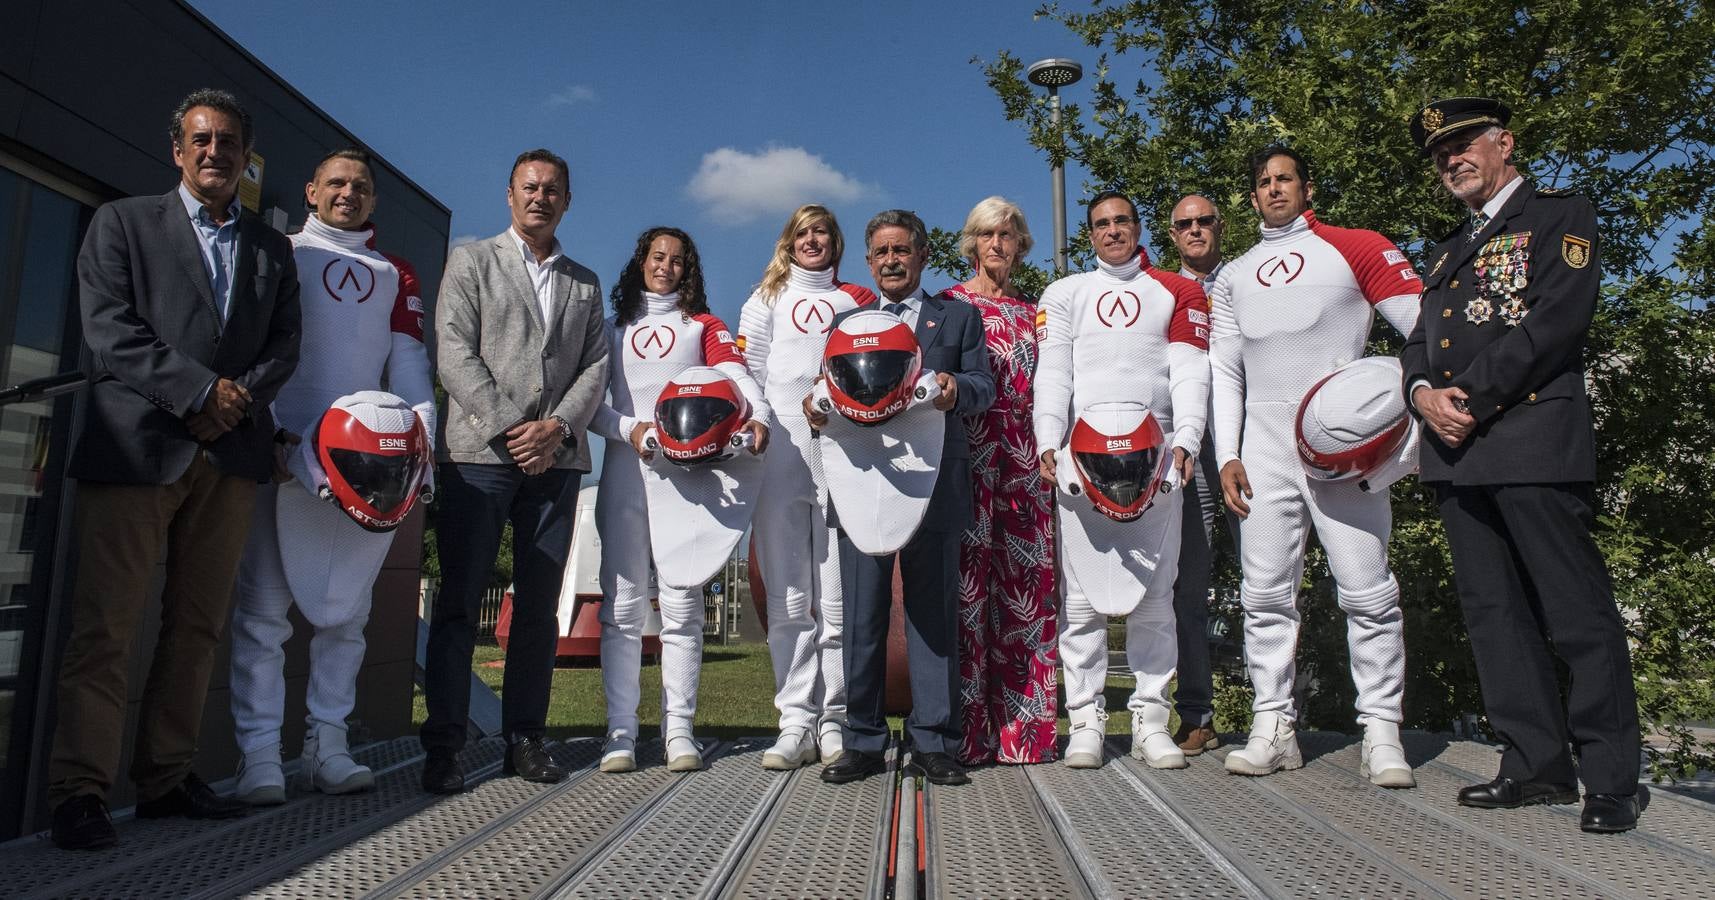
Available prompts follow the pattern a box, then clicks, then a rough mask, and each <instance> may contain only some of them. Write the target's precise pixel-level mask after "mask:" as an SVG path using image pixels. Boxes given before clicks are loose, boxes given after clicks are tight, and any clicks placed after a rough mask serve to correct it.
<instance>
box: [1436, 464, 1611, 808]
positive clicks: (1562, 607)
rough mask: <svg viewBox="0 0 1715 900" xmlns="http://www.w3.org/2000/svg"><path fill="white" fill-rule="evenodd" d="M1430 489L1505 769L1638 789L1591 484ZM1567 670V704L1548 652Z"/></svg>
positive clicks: (1606, 790) (1590, 787) (1593, 788)
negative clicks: (1594, 532) (1594, 534)
mask: <svg viewBox="0 0 1715 900" xmlns="http://www.w3.org/2000/svg"><path fill="white" fill-rule="evenodd" d="M1436 487H1437V498H1438V501H1439V503H1440V508H1441V518H1442V521H1444V522H1445V523H1446V525H1447V540H1448V543H1449V544H1450V545H1451V547H1452V551H1453V580H1454V583H1455V584H1456V585H1457V587H1458V590H1459V602H1460V605H1461V606H1462V607H1463V609H1464V612H1465V626H1466V628H1468V629H1469V630H1470V633H1471V650H1472V653H1473V654H1474V655H1475V656H1476V660H1477V677H1478V680H1479V681H1480V683H1481V685H1482V689H1483V706H1484V709H1485V711H1486V712H1487V713H1488V716H1489V723H1490V724H1491V725H1492V726H1493V727H1494V729H1495V731H1496V733H1498V734H1499V735H1500V737H1501V739H1502V740H1503V741H1505V742H1506V744H1507V750H1506V753H1505V754H1504V755H1503V756H1502V757H1501V769H1500V774H1501V775H1503V776H1506V777H1508V778H1513V779H1516V780H1519V781H1545V782H1555V783H1560V784H1570V783H1572V781H1573V777H1574V770H1573V762H1572V756H1571V754H1570V753H1569V752H1568V749H1567V738H1568V735H1569V734H1570V737H1571V741H1572V743H1573V744H1574V745H1575V746H1576V747H1577V752H1578V769H1577V775H1578V776H1579V777H1581V778H1582V780H1583V782H1584V787H1585V790H1587V791H1589V792H1591V793H1596V794H1631V793H1633V792H1634V791H1636V790H1637V783H1638V763H1639V760H1640V756H1639V752H1640V751H1639V737H1638V703H1637V696H1636V693H1635V691H1634V688H1633V685H1632V664H1631V656H1630V654H1629V652H1628V650H1627V647H1626V635H1625V630H1624V626H1623V624H1622V623H1621V621H1620V614H1619V610H1618V608H1617V607H1616V606H1615V605H1614V591H1613V586H1612V584H1611V583H1610V581H1609V579H1608V569H1607V566H1606V565H1605V564H1604V563H1603V560H1602V554H1601V552H1600V551H1599V550H1598V549H1597V548H1596V543H1595V541H1593V540H1592V539H1591V537H1590V526H1591V523H1592V522H1593V520H1594V518H1595V512H1594V508H1593V503H1592V490H1591V486H1590V485H1589V484H1516V485H1477V486H1452V485H1448V484H1439V485H1437V486H1436ZM1550 654H1552V655H1553V656H1557V657H1559V658H1560V660H1561V661H1562V662H1564V663H1565V664H1566V666H1567V668H1569V669H1570V670H1571V679H1570V682H1569V683H1568V684H1567V686H1566V694H1565V697H1566V699H1565V701H1564V703H1563V702H1562V700H1561V691H1560V687H1559V685H1558V684H1557V683H1556V679H1555V670H1554V660H1553V656H1551V655H1550Z"/></svg>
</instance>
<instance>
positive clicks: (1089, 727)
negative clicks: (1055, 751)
mask: <svg viewBox="0 0 1715 900" xmlns="http://www.w3.org/2000/svg"><path fill="white" fill-rule="evenodd" d="M1066 719H1067V721H1068V722H1070V723H1071V726H1072V727H1071V729H1070V733H1071V734H1070V737H1068V738H1067V740H1066V765H1068V766H1071V767H1072V768H1074V769H1099V768H1101V767H1102V741H1103V739H1105V738H1106V737H1107V728H1106V726H1105V723H1106V722H1107V721H1108V711H1107V710H1105V709H1103V708H1102V701H1101V700H1100V699H1097V700H1096V702H1094V703H1088V704H1085V705H1083V706H1080V707H1078V708H1077V709H1069V710H1066Z"/></svg>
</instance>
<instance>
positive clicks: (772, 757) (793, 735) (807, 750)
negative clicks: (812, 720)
mask: <svg viewBox="0 0 1715 900" xmlns="http://www.w3.org/2000/svg"><path fill="white" fill-rule="evenodd" d="M815 761H816V742H815V741H812V740H810V729H808V728H802V727H796V728H784V729H781V731H780V739H779V740H777V741H775V742H774V746H772V747H769V748H768V749H767V750H765V751H763V753H762V767H763V768H764V769H769V770H772V771H775V772H789V771H791V770H793V769H796V768H798V767H799V766H807V765H809V764H811V763H813V762H815Z"/></svg>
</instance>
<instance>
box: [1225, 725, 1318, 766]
mask: <svg viewBox="0 0 1715 900" xmlns="http://www.w3.org/2000/svg"><path fill="white" fill-rule="evenodd" d="M1303 767H1304V754H1302V753H1299V752H1298V733H1297V731H1295V730H1294V728H1293V721H1292V719H1290V718H1288V717H1286V716H1284V715H1282V714H1280V713H1277V712H1259V713H1257V714H1256V721H1254V722H1252V723H1251V736H1250V740H1248V741H1246V742H1245V745H1244V746H1243V747H1241V748H1240V749H1238V750H1234V751H1233V752H1231V753H1229V754H1227V771H1229V772H1231V773H1233V774H1234V775H1268V774H1271V773H1273V772H1278V771H1280V770H1281V769H1299V768H1303Z"/></svg>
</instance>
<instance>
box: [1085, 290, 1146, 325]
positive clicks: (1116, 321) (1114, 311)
mask: <svg viewBox="0 0 1715 900" xmlns="http://www.w3.org/2000/svg"><path fill="white" fill-rule="evenodd" d="M1142 316H1143V301H1142V300H1140V299H1138V296H1137V295H1136V294H1134V293H1132V292H1131V291H1108V292H1106V293H1104V294H1102V296H1101V297H1099V298H1097V300H1096V320H1097V321H1098V322H1101V323H1102V324H1103V325H1105V326H1107V327H1109V328H1130V327H1131V326H1133V325H1136V324H1137V320H1138V319H1139V318H1141V317H1142Z"/></svg>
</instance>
